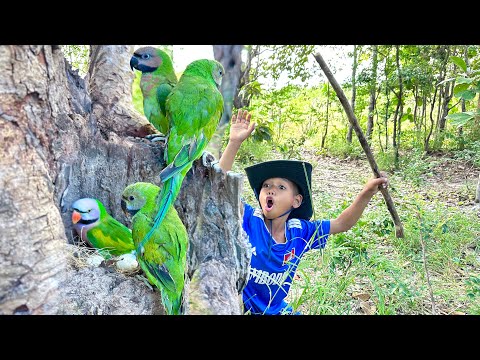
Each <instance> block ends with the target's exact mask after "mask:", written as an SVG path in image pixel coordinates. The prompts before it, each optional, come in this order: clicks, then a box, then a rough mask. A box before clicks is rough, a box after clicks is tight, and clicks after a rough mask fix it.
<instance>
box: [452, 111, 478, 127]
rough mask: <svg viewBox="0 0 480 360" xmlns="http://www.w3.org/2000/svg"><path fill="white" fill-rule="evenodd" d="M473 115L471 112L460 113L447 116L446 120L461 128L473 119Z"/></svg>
mask: <svg viewBox="0 0 480 360" xmlns="http://www.w3.org/2000/svg"><path fill="white" fill-rule="evenodd" d="M474 117H475V116H474V114H473V112H471V111H467V112H461V113H455V114H450V115H447V117H446V119H447V120H451V121H450V123H451V124H452V125H454V126H458V127H460V126H463V125H465V124H466V123H467V122H469V121H470V120H472V119H473V118H474Z"/></svg>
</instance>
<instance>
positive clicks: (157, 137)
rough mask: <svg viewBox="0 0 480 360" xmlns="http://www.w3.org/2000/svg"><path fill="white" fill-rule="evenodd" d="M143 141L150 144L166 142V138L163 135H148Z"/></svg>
mask: <svg viewBox="0 0 480 360" xmlns="http://www.w3.org/2000/svg"><path fill="white" fill-rule="evenodd" d="M145 139H147V140H150V141H151V142H157V141H166V140H167V137H166V136H165V135H163V134H149V135H146V136H145Z"/></svg>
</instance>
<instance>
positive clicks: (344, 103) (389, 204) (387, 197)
mask: <svg viewBox="0 0 480 360" xmlns="http://www.w3.org/2000/svg"><path fill="white" fill-rule="evenodd" d="M314 56H315V60H317V62H318V64H319V65H320V67H321V68H322V70H323V72H324V73H325V75H326V76H327V78H328V81H329V82H330V84H332V87H333V89H334V90H335V92H336V94H337V97H338V99H339V100H340V102H341V104H342V106H343V108H344V110H345V112H346V114H347V117H348V121H350V124H351V125H352V126H353V129H354V130H355V133H356V134H357V137H358V140H359V141H360V144H361V145H362V148H363V151H364V152H365V154H366V155H367V159H368V162H369V164H370V167H371V168H372V170H373V173H374V174H375V176H376V177H381V175H380V172H379V170H378V166H377V163H376V161H375V158H374V157H373V154H372V151H371V150H370V146H369V145H368V142H367V139H366V138H365V135H364V134H363V132H362V129H361V128H360V125H359V124H358V120H357V118H356V117H355V114H354V113H353V110H352V108H351V106H350V103H349V102H348V100H347V97H346V96H345V93H344V92H343V90H342V88H341V87H340V85H339V84H338V82H337V80H336V79H335V77H334V76H333V74H332V72H331V71H330V69H329V68H328V66H327V64H326V62H325V61H324V60H323V57H322V56H321V55H320V53H318V52H317V53H316V54H315V55H314ZM380 192H381V193H382V195H383V198H384V199H385V203H386V204H387V208H388V211H389V212H390V214H391V215H392V218H393V223H394V224H395V234H396V236H397V238H403V237H404V234H403V225H402V222H401V221H400V217H399V216H398V213H397V210H396V209H395V205H394V204H393V200H392V198H391V196H390V193H389V192H388V189H386V188H383V187H380Z"/></svg>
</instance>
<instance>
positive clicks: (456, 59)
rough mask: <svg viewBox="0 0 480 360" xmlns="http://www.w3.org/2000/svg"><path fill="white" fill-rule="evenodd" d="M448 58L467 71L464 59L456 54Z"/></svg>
mask: <svg viewBox="0 0 480 360" xmlns="http://www.w3.org/2000/svg"><path fill="white" fill-rule="evenodd" d="M450 60H451V61H452V62H453V63H454V64H455V65H457V66H458V67H459V68H461V69H462V70H463V71H465V72H467V64H466V63H465V60H463V59H462V58H460V57H458V56H450Z"/></svg>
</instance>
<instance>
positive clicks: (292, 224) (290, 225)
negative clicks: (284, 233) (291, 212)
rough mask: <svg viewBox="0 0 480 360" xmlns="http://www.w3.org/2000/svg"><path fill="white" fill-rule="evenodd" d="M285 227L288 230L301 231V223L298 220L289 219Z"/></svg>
mask: <svg viewBox="0 0 480 360" xmlns="http://www.w3.org/2000/svg"><path fill="white" fill-rule="evenodd" d="M287 227H288V228H289V229H292V228H297V229H302V223H301V222H300V220H298V219H290V220H288V221H287Z"/></svg>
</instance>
